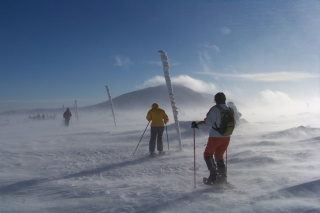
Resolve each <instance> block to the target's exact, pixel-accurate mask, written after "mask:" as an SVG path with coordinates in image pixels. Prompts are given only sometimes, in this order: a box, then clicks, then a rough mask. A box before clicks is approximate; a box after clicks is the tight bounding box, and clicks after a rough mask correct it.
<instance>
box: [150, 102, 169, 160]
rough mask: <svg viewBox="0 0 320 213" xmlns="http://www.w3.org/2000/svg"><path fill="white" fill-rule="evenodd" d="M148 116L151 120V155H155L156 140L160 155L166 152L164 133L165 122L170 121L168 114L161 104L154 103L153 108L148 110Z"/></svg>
mask: <svg viewBox="0 0 320 213" xmlns="http://www.w3.org/2000/svg"><path fill="white" fill-rule="evenodd" d="M146 118H147V120H148V121H149V122H150V121H151V136H150V141H149V152H150V156H151V157H154V156H155V146H156V140H157V150H158V151H159V155H162V154H165V153H164V151H163V142H162V135H163V131H164V124H166V123H168V122H169V118H168V115H167V114H166V112H165V111H164V110H163V109H161V108H160V106H159V104H157V103H153V104H152V109H150V110H149V111H148V114H147V116H146Z"/></svg>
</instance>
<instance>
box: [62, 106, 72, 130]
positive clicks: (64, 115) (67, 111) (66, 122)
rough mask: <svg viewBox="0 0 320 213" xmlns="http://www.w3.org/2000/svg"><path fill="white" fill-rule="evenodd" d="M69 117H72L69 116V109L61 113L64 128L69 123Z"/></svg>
mask: <svg viewBox="0 0 320 213" xmlns="http://www.w3.org/2000/svg"><path fill="white" fill-rule="evenodd" d="M71 116H72V114H71V112H70V110H69V108H67V110H66V111H65V112H64V113H63V118H64V125H65V126H69V121H70V118H71Z"/></svg>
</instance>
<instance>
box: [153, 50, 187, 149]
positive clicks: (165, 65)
mask: <svg viewBox="0 0 320 213" xmlns="http://www.w3.org/2000/svg"><path fill="white" fill-rule="evenodd" d="M158 53H160V57H161V61H162V65H163V72H164V78H165V79H166V84H167V88H168V93H169V98H170V102H171V107H172V112H173V117H174V122H175V124H176V130H177V134H178V140H179V147H180V150H181V149H182V144H181V134H180V126H179V119H178V108H177V107H176V101H175V98H174V93H173V88H172V85H171V79H170V75H169V67H170V66H169V62H168V56H167V53H166V52H165V51H163V50H159V51H158Z"/></svg>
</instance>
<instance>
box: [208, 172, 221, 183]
mask: <svg viewBox="0 0 320 213" xmlns="http://www.w3.org/2000/svg"><path fill="white" fill-rule="evenodd" d="M219 178H220V175H219V174H210V176H209V177H208V179H207V183H208V184H214V183H215V182H217V181H218V180H219Z"/></svg>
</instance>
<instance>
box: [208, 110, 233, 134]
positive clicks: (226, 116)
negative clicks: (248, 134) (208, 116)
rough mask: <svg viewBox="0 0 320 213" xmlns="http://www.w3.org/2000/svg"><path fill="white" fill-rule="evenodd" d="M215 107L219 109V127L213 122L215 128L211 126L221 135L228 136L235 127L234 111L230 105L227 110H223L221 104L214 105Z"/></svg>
mask: <svg viewBox="0 0 320 213" xmlns="http://www.w3.org/2000/svg"><path fill="white" fill-rule="evenodd" d="M216 106H217V108H218V109H219V110H220V113H221V123H220V127H218V126H217V124H216V123H215V126H216V127H215V128H214V127H212V128H213V129H214V130H216V131H218V132H219V133H220V134H221V135H223V136H230V135H232V132H233V130H234V128H235V125H236V123H235V120H234V112H233V109H232V108H231V107H229V110H224V109H223V108H222V107H221V106H219V105H216Z"/></svg>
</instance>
